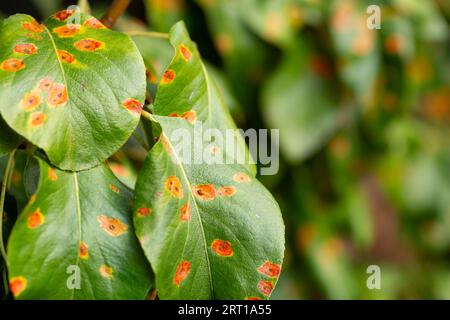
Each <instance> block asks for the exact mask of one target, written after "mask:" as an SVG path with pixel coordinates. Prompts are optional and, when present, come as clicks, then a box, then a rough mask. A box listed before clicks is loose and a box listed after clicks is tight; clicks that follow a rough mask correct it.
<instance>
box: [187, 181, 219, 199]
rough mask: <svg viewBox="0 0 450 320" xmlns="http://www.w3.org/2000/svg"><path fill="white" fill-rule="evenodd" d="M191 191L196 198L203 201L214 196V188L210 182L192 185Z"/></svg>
mask: <svg viewBox="0 0 450 320" xmlns="http://www.w3.org/2000/svg"><path fill="white" fill-rule="evenodd" d="M192 191H193V192H194V195H195V196H196V197H197V198H199V199H201V200H204V201H209V200H212V199H214V198H215V197H216V189H215V188H214V186H213V185H212V184H204V185H199V186H193V187H192Z"/></svg>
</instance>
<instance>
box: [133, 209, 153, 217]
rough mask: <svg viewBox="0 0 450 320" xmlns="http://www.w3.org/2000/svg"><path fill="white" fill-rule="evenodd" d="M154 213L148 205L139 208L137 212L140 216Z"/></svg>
mask: <svg viewBox="0 0 450 320" xmlns="http://www.w3.org/2000/svg"><path fill="white" fill-rule="evenodd" d="M151 213H152V209H151V208H148V207H142V208H138V209H137V211H136V214H137V216H138V217H139V218H142V217H148V216H149V215H150V214H151Z"/></svg>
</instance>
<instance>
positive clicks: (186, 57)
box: [180, 44, 192, 61]
mask: <svg viewBox="0 0 450 320" xmlns="http://www.w3.org/2000/svg"><path fill="white" fill-rule="evenodd" d="M180 53H181V56H182V57H183V58H184V60H186V61H189V60H190V59H191V57H192V53H191V51H190V50H189V49H188V47H186V46H185V45H184V44H180Z"/></svg>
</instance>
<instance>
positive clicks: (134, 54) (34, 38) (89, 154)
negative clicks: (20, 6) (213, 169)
mask: <svg viewBox="0 0 450 320" xmlns="http://www.w3.org/2000/svg"><path fill="white" fill-rule="evenodd" d="M73 14H75V12H74V11H67V10H64V11H60V12H58V13H56V14H55V15H53V16H52V17H50V18H49V19H48V20H47V22H46V23H45V25H41V24H39V23H37V22H36V21H35V20H34V19H33V18H32V17H30V16H27V15H23V14H18V15H14V16H11V17H9V18H8V19H6V20H4V21H3V22H2V24H1V29H0V65H1V67H0V95H1V96H2V100H1V102H0V112H1V114H2V116H3V117H4V119H5V121H6V122H7V123H8V124H9V125H10V126H11V127H12V128H13V129H14V130H15V131H17V132H18V133H20V134H21V135H23V136H24V137H26V138H27V139H28V140H30V141H31V142H33V143H34V144H35V145H37V146H38V147H40V148H42V149H44V150H45V152H46V153H47V155H48V157H49V158H50V161H51V162H52V163H54V164H55V165H56V166H58V167H60V168H62V169H65V170H82V169H89V168H91V167H93V166H96V165H98V164H100V163H102V162H103V161H104V160H105V159H106V158H108V157H109V156H110V155H111V154H113V153H114V152H115V151H116V150H117V149H119V148H120V147H121V146H122V145H123V144H124V143H125V141H126V140H127V139H128V138H129V137H130V136H131V134H132V132H133V130H134V129H135V127H136V126H137V124H138V122H139V113H140V109H141V107H142V103H143V102H144V95H145V67H144V63H143V61H142V58H141V56H140V55H139V51H138V50H137V48H136V46H135V45H134V43H133V42H132V41H131V39H130V38H129V37H128V36H127V35H124V34H121V33H118V32H114V31H111V30H108V29H106V28H105V27H103V25H102V24H101V23H100V22H99V21H98V20H96V19H95V18H93V17H91V16H88V15H84V14H79V13H76V14H77V15H79V18H80V23H81V24H75V23H77V18H74V17H72V15H73ZM71 19H72V20H73V21H72V20H71ZM100 146H101V147H100Z"/></svg>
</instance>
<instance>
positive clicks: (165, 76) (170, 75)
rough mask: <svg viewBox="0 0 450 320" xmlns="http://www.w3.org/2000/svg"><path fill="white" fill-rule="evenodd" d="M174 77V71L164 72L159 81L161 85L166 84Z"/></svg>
mask: <svg viewBox="0 0 450 320" xmlns="http://www.w3.org/2000/svg"><path fill="white" fill-rule="evenodd" d="M175 77H176V74H175V71H172V70H166V72H164V74H163V76H162V79H161V84H168V83H171V82H172V81H173V80H174V79H175Z"/></svg>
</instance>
